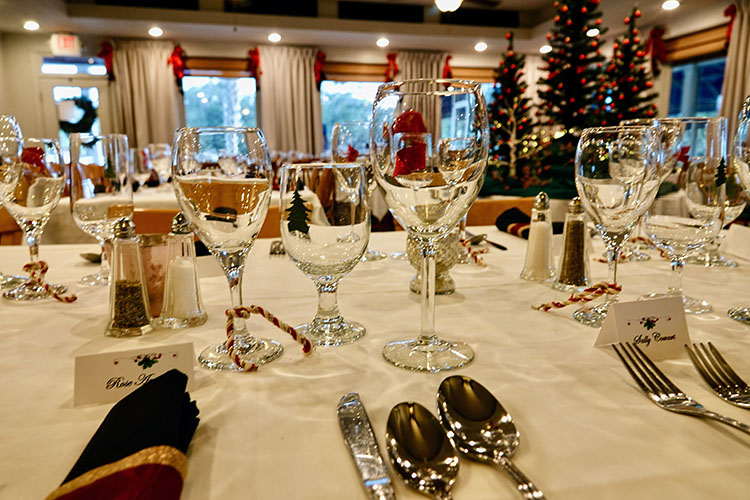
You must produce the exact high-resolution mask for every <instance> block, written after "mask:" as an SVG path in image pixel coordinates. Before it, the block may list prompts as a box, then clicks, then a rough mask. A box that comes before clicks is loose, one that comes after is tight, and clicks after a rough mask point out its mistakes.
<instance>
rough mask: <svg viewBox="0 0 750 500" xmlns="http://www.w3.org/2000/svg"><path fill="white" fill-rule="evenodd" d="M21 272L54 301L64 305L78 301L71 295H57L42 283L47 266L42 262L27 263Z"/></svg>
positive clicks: (47, 285)
mask: <svg viewBox="0 0 750 500" xmlns="http://www.w3.org/2000/svg"><path fill="white" fill-rule="evenodd" d="M23 270H24V272H26V273H29V278H30V280H31V281H33V282H35V283H37V284H38V285H40V286H42V287H43V288H44V289H45V290H46V291H47V292H48V293H49V294H50V295H52V297H53V298H54V299H56V300H59V301H60V302H64V303H66V304H70V303H71V302H75V301H76V300H78V297H76V295H75V294H73V293H72V294H70V295H60V294H58V293H57V292H55V291H54V290H53V289H52V287H51V286H49V284H47V283H45V282H44V275H45V274H47V271H48V270H49V266H48V265H47V263H46V262H44V261H43V260H40V261H39V262H29V263H28V264H25V265H24V266H23Z"/></svg>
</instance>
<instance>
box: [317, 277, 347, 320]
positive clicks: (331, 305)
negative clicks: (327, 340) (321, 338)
mask: <svg viewBox="0 0 750 500" xmlns="http://www.w3.org/2000/svg"><path fill="white" fill-rule="evenodd" d="M316 285H317V288H318V312H317V314H316V318H320V319H322V320H323V321H324V322H326V323H330V322H333V321H335V320H336V319H338V318H340V317H341V313H340V312H339V303H338V297H337V295H336V291H337V290H338V285H339V284H338V281H334V282H332V283H316Z"/></svg>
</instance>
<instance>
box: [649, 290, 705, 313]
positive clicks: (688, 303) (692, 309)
mask: <svg viewBox="0 0 750 500" xmlns="http://www.w3.org/2000/svg"><path fill="white" fill-rule="evenodd" d="M668 297H678V295H670V294H666V293H649V294H648V295H641V296H640V297H638V300H650V299H666V298H668ZM681 297H682V307H683V309H685V312H686V313H688V314H706V313H710V312H712V311H713V310H714V308H713V307H711V304H709V303H708V302H707V301H705V300H701V299H696V298H693V297H688V296H687V295H681Z"/></svg>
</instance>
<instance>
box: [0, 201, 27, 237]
mask: <svg viewBox="0 0 750 500" xmlns="http://www.w3.org/2000/svg"><path fill="white" fill-rule="evenodd" d="M21 241H23V231H22V230H21V228H20V227H19V226H18V224H16V221H15V220H14V219H13V217H12V216H11V215H10V214H9V213H8V211H7V210H6V209H5V208H0V245H20V244H21Z"/></svg>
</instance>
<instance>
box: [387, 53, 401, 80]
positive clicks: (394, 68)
mask: <svg viewBox="0 0 750 500" xmlns="http://www.w3.org/2000/svg"><path fill="white" fill-rule="evenodd" d="M396 56H397V54H396V53H395V52H391V53H390V54H386V56H385V57H386V58H387V59H388V67H387V68H386V69H385V82H386V83H388V82H392V81H393V79H394V78H396V74H397V73H398V64H397V63H396Z"/></svg>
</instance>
